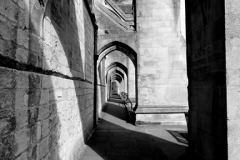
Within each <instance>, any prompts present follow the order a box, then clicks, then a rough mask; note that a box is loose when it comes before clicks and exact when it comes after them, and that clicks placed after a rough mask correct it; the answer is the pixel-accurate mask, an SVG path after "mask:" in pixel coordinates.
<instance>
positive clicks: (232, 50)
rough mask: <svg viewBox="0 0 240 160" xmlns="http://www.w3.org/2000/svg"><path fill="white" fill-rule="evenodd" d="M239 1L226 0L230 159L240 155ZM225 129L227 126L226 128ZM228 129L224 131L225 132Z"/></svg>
mask: <svg viewBox="0 0 240 160" xmlns="http://www.w3.org/2000/svg"><path fill="white" fill-rule="evenodd" d="M239 7H240V4H239V1H236V0H235V1H230V0H225V29H226V31H225V34H226V36H225V39H226V42H225V43H226V54H225V56H226V71H227V73H226V88H227V91H226V92H227V95H226V97H227V128H228V129H227V135H228V137H227V141H228V150H227V151H224V153H225V152H227V153H228V159H229V160H235V159H239V157H240V137H239V135H240V125H239V124H240V123H239V121H240V116H239V115H240V114H239V113H240V108H239V102H240V101H239V99H240V95H239V93H240V86H239V82H240V79H239V77H240V76H239V75H240V73H239V69H240V65H239V59H240V56H239V49H240V32H239V27H238V26H239V23H240V19H239V15H240V10H239ZM224 129H225V128H224ZM225 132H226V131H224V133H225Z"/></svg>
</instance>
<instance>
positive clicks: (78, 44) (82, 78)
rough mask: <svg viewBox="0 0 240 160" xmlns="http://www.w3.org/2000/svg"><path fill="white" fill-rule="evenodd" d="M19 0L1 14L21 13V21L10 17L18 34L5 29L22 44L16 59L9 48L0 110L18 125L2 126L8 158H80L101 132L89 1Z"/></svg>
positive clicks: (2, 149) (1, 154) (2, 150)
mask: <svg viewBox="0 0 240 160" xmlns="http://www.w3.org/2000/svg"><path fill="white" fill-rule="evenodd" d="M14 2H15V1H14ZM14 2H12V1H10V0H9V1H6V0H4V1H2V4H3V5H0V6H1V7H0V8H2V7H6V8H5V10H6V13H5V12H4V11H3V10H1V11H0V14H1V16H2V15H4V16H6V15H7V13H8V12H9V11H10V10H11V9H12V8H11V7H16V8H17V7H18V11H19V12H17V13H16V14H18V16H16V17H17V18H16V17H15V18H16V21H13V20H12V19H11V17H10V19H7V18H9V17H7V16H6V17H4V18H5V19H7V21H5V23H6V24H8V25H9V26H10V28H11V30H10V31H9V32H11V33H13V32H14V34H13V35H11V37H10V38H11V39H7V38H8V37H6V36H7V35H3V34H4V33H3V32H0V33H1V36H0V37H1V41H6V43H8V42H9V41H12V42H13V43H14V46H10V47H9V48H10V49H11V51H13V52H12V54H14V56H11V55H10V56H9V53H7V50H4V49H5V48H3V49H2V50H3V52H2V50H1V55H3V57H2V58H1V59H3V60H4V61H1V66H2V67H5V68H1V70H3V72H5V73H6V74H4V76H3V77H2V78H3V79H2V78H1V83H0V87H1V90H0V95H1V97H4V98H3V99H2V102H1V106H0V113H1V114H0V115H1V122H3V121H5V120H6V123H9V121H11V124H10V125H11V126H9V125H6V126H3V127H2V126H1V129H0V135H1V136H0V137H1V138H0V141H1V143H0V159H24V160H25V159H26V160H27V159H31V160H35V159H77V158H79V157H80V156H81V154H82V153H81V152H82V151H83V149H84V147H85V144H84V143H85V142H86V139H87V137H88V136H89V134H90V132H91V131H92V129H93V53H94V47H93V46H94V27H93V24H92V23H91V18H90V17H89V15H88V11H87V9H86V7H85V5H87V4H84V3H85V1H75V0H74V1H69V0H68V1H64V0H61V1H58V0H45V1H42V0H41V1H40V0H39V1H30V2H29V3H28V1H21V2H19V3H18V4H15V3H14ZM40 2H41V3H40ZM5 3H6V4H5ZM24 3H25V4H24ZM9 4H11V7H9ZM8 7H9V8H8ZM9 13H10V12H9ZM11 13H12V12H11ZM14 13H15V12H14ZM5 14H6V15H5ZM29 16H30V18H29ZM2 17H3V16H2ZM29 19H30V21H29V23H28V20H29ZM9 21H10V22H9ZM0 25H1V26H2V25H3V23H2V21H1V23H0ZM11 25H12V26H11ZM16 26H17V27H16ZM15 32H16V33H15ZM7 33H8V32H7ZM5 34H6V33H5ZM2 35H3V36H2ZM8 83H9V84H11V87H10V88H9V86H8V85H9V84H8ZM8 91H11V94H8ZM10 95H12V96H10ZM10 97H11V98H10ZM10 101H11V103H9V102H10ZM3 113H4V114H6V113H7V114H6V116H5V115H4V114H3ZM2 119H3V120H2ZM1 124H5V122H4V123H1Z"/></svg>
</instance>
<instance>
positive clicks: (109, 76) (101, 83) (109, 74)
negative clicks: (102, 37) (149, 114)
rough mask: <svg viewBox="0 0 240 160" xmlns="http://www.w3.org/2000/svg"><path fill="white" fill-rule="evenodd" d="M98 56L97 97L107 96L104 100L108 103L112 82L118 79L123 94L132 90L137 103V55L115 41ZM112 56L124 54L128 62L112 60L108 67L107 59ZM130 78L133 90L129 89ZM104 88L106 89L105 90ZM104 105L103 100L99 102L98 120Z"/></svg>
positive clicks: (106, 46) (97, 106) (129, 48)
mask: <svg viewBox="0 0 240 160" xmlns="http://www.w3.org/2000/svg"><path fill="white" fill-rule="evenodd" d="M97 54H98V55H97V59H96V67H97V68H96V70H97V71H98V72H96V73H95V74H96V75H97V80H96V81H97V82H96V90H97V94H98V95H96V97H102V95H105V99H104V100H105V102H106V101H107V100H108V98H109V97H110V96H111V93H110V92H111V89H112V87H111V85H112V82H113V81H114V80H116V79H117V80H118V81H119V84H120V86H121V87H120V88H121V89H120V90H121V92H126V93H129V90H130V91H131V93H132V99H133V100H134V101H136V102H137V78H136V75H137V53H136V52H135V51H134V50H133V49H132V48H131V47H129V46H128V45H126V44H124V43H122V42H118V41H114V42H111V43H109V44H107V45H105V46H104V47H102V48H101V49H100V50H99V51H98V53H97ZM111 54H115V55H116V54H123V55H124V56H125V57H126V60H125V61H124V62H121V60H118V59H116V58H112V59H111V60H110V61H111V62H112V63H110V62H109V63H110V64H109V65H108V66H106V64H107V62H108V58H107V57H109V56H110V55H111ZM114 59H115V60H114ZM123 63H124V64H123ZM130 65H132V66H133V67H132V68H131V74H129V73H130V72H129V71H130V70H129V69H130V68H129V66H130ZM129 77H130V78H131V80H132V81H131V82H132V83H133V84H132V85H131V86H130V87H133V89H131V88H130V89H129ZM103 78H105V80H103ZM120 79H121V80H120ZM103 87H104V88H105V89H103ZM118 93H119V92H118ZM103 103H104V101H103V100H100V99H98V100H97V104H96V110H97V112H98V113H97V115H96V117H97V118H99V117H101V113H100V111H101V109H102V106H103ZM136 106H137V105H136Z"/></svg>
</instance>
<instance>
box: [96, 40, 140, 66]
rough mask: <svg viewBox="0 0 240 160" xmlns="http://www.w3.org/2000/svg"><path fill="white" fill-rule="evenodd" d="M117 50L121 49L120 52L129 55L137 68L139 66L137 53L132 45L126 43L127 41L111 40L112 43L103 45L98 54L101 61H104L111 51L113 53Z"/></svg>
mask: <svg viewBox="0 0 240 160" xmlns="http://www.w3.org/2000/svg"><path fill="white" fill-rule="evenodd" d="M115 50H117V51H120V52H122V53H124V54H125V55H127V56H128V57H129V58H130V59H131V61H132V62H133V64H134V66H135V68H136V67H137V53H136V52H135V51H134V50H133V49H132V48H131V47H130V46H128V45H126V44H125V43H122V42H119V41H113V42H110V43H108V44H106V45H105V46H103V47H102V48H101V49H100V50H99V51H98V53H97V55H98V60H99V63H100V62H101V61H102V59H103V58H104V57H105V56H106V55H108V54H109V53H111V52H113V51H115ZM99 63H98V65H99Z"/></svg>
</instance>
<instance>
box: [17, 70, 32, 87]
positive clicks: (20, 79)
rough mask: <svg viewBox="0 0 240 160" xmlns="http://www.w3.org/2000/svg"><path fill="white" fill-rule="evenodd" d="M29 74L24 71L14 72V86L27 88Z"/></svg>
mask: <svg viewBox="0 0 240 160" xmlns="http://www.w3.org/2000/svg"><path fill="white" fill-rule="evenodd" d="M28 76H29V74H28V73H26V72H17V74H16V83H17V85H16V88H19V89H26V88H29V79H28V78H29V77H28Z"/></svg>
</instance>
